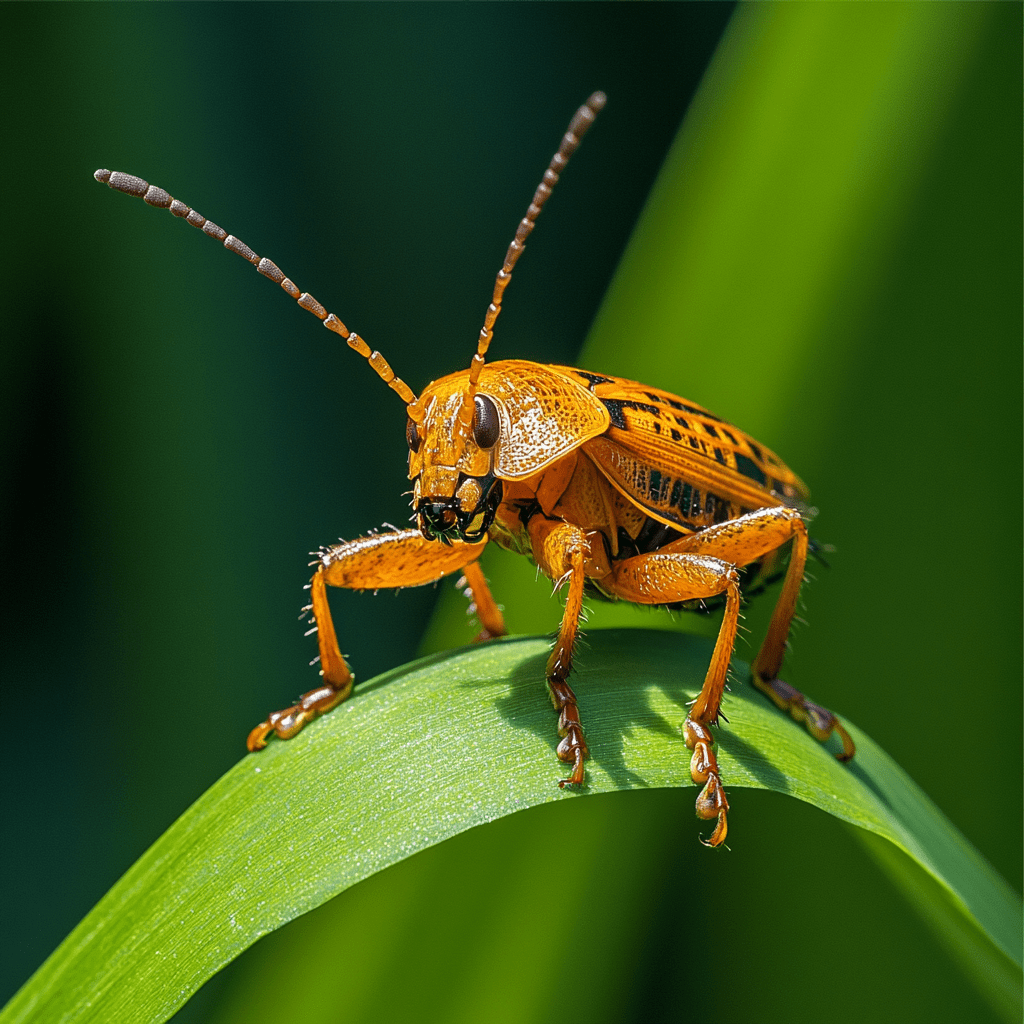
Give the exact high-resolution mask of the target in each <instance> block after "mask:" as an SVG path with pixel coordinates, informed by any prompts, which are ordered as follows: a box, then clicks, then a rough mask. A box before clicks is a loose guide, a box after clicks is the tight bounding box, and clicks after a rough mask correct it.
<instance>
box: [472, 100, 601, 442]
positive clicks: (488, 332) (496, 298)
mask: <svg viewBox="0 0 1024 1024" xmlns="http://www.w3.org/2000/svg"><path fill="white" fill-rule="evenodd" d="M607 100H608V97H607V96H605V94H604V93H603V92H595V93H594V94H593V95H592V96H591V97H590V98H589V99H588V100H587V102H586V103H584V104H583V106H582V107H580V109H579V110H577V111H576V113H575V114H574V115H573V118H572V120H571V121H570V122H569V127H568V129H567V130H566V133H565V135H563V136H562V144H561V145H560V146H559V147H558V152H557V153H556V154H555V155H554V156H553V157H552V158H551V162H550V163H549V164H548V167H547V170H546V171H545V172H544V177H543V178H541V182H540V184H539V185H538V186H537V191H536V192H534V193H533V200H532V201H531V202H530V205H529V207H528V208H527V210H526V216H525V217H524V218H523V219H522V220H521V221H520V222H519V227H518V228H516V236H515V238H513V239H512V243H511V245H509V247H508V251H507V252H506V253H505V262H504V263H503V264H502V265H501V270H499V271H498V276H497V277H496V278H495V280H494V293H493V295H492V296H491V304H490V305H489V306H488V307H487V313H486V315H485V316H484V325H483V327H481V328H480V338H479V340H478V341H477V344H476V354H475V355H474V356H473V359H472V361H471V362H470V364H469V388H468V390H467V392H466V400H465V402H464V403H463V405H462V410H461V411H460V413H459V420H460V422H461V423H462V426H463V428H464V429H465V430H466V431H468V430H469V427H470V424H471V423H472V422H473V399H474V398H475V397H476V386H477V382H478V381H479V380H480V371H481V370H482V369H483V368H484V362H485V357H486V355H487V349H488V348H489V347H490V344H491V339H492V338H493V337H494V322H495V320H497V319H498V314H499V313H500V312H501V299H502V296H503V295H504V294H505V289H506V287H508V283H509V281H510V280H511V278H512V270H513V268H514V267H515V265H516V262H517V261H518V260H519V257H520V256H522V254H523V250H524V249H525V248H526V239H527V238H528V237H529V234H530V232H531V231H533V229H534V227H535V226H536V223H537V218H538V217H539V216H540V211H541V210H543V209H544V204H545V203H546V202H547V201H548V197H549V196H550V195H551V191H552V189H554V187H555V185H557V184H558V179H559V177H560V176H561V173H562V171H564V170H565V165H566V164H567V163H568V162H569V157H571V156H572V155H573V153H575V152H576V148H577V147H578V146H579V144H580V141H581V140H582V138H583V136H584V135H585V134H586V132H587V129H588V128H589V127H590V126H591V125H592V124H593V123H594V119H595V118H596V117H597V115H598V114H599V113H600V112H601V110H603V109H604V105H605V103H606V102H607Z"/></svg>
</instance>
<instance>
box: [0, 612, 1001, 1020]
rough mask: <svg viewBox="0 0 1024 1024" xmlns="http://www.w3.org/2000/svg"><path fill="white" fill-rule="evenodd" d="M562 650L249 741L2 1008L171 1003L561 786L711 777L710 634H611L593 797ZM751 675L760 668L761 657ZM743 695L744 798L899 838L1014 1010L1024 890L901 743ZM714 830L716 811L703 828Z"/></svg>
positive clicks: (430, 678)
mask: <svg viewBox="0 0 1024 1024" xmlns="http://www.w3.org/2000/svg"><path fill="white" fill-rule="evenodd" d="M548 649H549V648H548V641H547V639H545V638H517V639H509V640H503V641H496V642H492V643H489V644H486V645H483V646H480V647H475V648H472V649H469V650H463V651H459V652H456V653H449V654H441V655H433V656H430V657H427V658H424V659H421V660H420V661H418V662H414V663H413V664H410V665H407V666H405V667H403V668H401V669H397V670H395V671H393V672H390V673H387V674H386V675H383V676H380V677H379V678H377V679H376V680H373V681H371V682H369V683H367V684H366V685H364V686H362V687H360V688H359V689H358V690H357V692H356V694H355V696H354V697H353V698H352V699H351V700H350V701H349V702H348V703H346V704H344V705H342V706H341V707H340V708H338V709H337V710H336V711H335V712H333V713H332V714H330V715H328V716H326V717H324V718H322V719H320V720H319V721H318V722H316V723H315V724H314V725H313V726H311V727H310V728H308V729H306V730H305V731H304V732H303V733H301V734H300V735H299V736H298V737H296V738H295V739H293V740H291V741H289V742H288V743H280V742H275V743H272V744H271V745H270V747H269V748H268V749H267V750H266V751H264V752H262V753H260V754H256V755H249V756H247V757H245V758H244V759H243V760H242V761H240V762H239V763H238V764H237V765H236V766H235V767H234V768H233V769H232V770H231V771H229V772H228V773H227V774H226V775H224V776H223V777H222V778H221V779H220V780H219V781H218V782H217V783H215V784H214V785H213V786H212V787H211V788H210V789H209V790H208V791H207V792H206V793H205V794H203V796H202V797H200V798H199V800H197V801H196V803H195V804H193V805H192V807H190V808H189V809H188V810H187V811H186V812H185V813H184V814H183V815H182V816H181V817H180V818H179V819H178V820H177V821H176V822H175V823H174V824H173V825H172V826H171V828H170V829H168V830H167V832H165V833H164V835H163V836H161V837H160V839H158V840H157V842H156V843H154V844H153V846H152V847H151V848H150V849H149V850H148V851H147V852H146V853H145V854H144V855H143V856H142V857H141V858H140V859H139V861H138V862H137V863H136V864H135V865H134V866H133V867H132V868H131V869H130V870H129V871H128V872H127V874H126V875H125V876H124V877H123V878H122V879H121V880H120V881H119V882H118V883H117V884H116V885H115V886H114V887H113V889H111V891H110V892H109V893H108V894H107V895H106V896H105V897H104V898H103V899H102V900H101V901H100V903H99V904H98V905H97V906H96V907H95V908H94V909H93V910H92V911H91V912H90V914H89V915H88V916H87V917H86V918H85V919H84V920H83V921H82V922H81V924H79V926H78V927H77V928H76V929H75V930H74V931H73V932H72V933H71V935H70V936H69V937H68V938H67V939H66V940H65V942H64V943H63V944H62V945H61V946H60V947H59V948H58V950H57V951H56V952H55V953H54V954H53V956H51V957H50V959H49V960H48V961H47V962H46V963H45V964H44V965H43V966H42V967H41V968H40V970H39V971H38V972H37V973H36V974H35V975H34V976H33V977H32V978H31V979H30V980H29V982H28V983H27V984H26V985H25V986H24V988H23V989H22V990H21V991H20V992H19V993H18V994H17V995H16V996H15V998H14V999H13V1000H12V1001H11V1003H9V1004H8V1006H7V1007H6V1009H5V1010H4V1012H3V1013H2V1014H0V1021H3V1022H5V1024H7V1022H11V1021H30V1020H38V1021H43V1020H45V1021H55V1020H66V1021H88V1020H118V1021H125V1022H128V1021H139V1022H141V1021H160V1020H165V1019H166V1018H167V1017H169V1016H170V1015H171V1014H172V1013H173V1012H174V1011H175V1010H176V1009H177V1008H178V1007H179V1006H180V1005H182V1004H183V1003H184V1002H185V1001H186V1000H187V999H188V998H189V996H190V995H191V994H192V993H193V992H195V991H196V990H197V989H198V988H199V987H200V986H201V985H202V984H203V983H204V982H205V981H206V980H207V979H208V978H209V977H211V976H212V975H213V974H214V973H215V972H216V971H218V970H219V969H220V968H221V967H223V966H224V965H225V964H227V963H228V962H229V961H231V960H232V959H234V958H235V957H237V956H238V955H239V954H240V953H241V952H242V951H243V950H245V949H246V948H247V947H248V946H250V945H251V944H252V943H253V942H255V941H256V940H257V939H259V938H260V937H261V936H262V935H265V934H267V933H268V932H270V931H272V930H273V929H275V928H278V927H280V926H281V925H283V924H285V923H286V922H288V921H290V920H292V919H293V918H295V917H297V916H299V915H300V914H303V913H305V912H307V911H309V910H312V909H313V908H315V907H317V906H319V905H320V904H322V903H324V902H325V901H326V900H328V899H330V898H331V897H332V896H335V895H336V894H337V893H339V892H342V891H343V890H344V889H347V888H348V887H349V886H351V885H354V884H355V883H356V882H358V881H360V880H361V879H363V878H366V877H367V876H368V875H371V874H373V873H374V872H376V871H380V870H382V869H383V868H385V867H387V866H388V865H389V864H393V863H395V862H396V861H399V860H401V859H403V858H405V857H408V856H411V855H412V854H413V853H416V852H417V851H419V850H422V849H425V848H426V847H429V846H432V845H433V844H435V843H439V842H441V841H442V840H444V839H446V838H448V837H449V836H453V835H455V834H456V833H458V832H461V831H463V830H465V829H468V828H472V827H473V826H474V825H478V824H481V823H483V822H487V821H491V820H493V819H495V818H497V817H500V816H503V815H507V814H511V813H513V812H515V811H518V810H523V809H525V808H528V807H533V806H536V805H538V804H543V803H548V802H550V801H553V800H574V799H580V798H581V796H583V795H586V796H593V795H597V794H601V793H608V792H612V791H615V790H622V789H636V788H646V787H668V786H683V787H691V788H692V784H691V782H690V779H689V771H688V751H687V750H686V748H685V746H684V745H683V742H682V738H681V735H680V725H681V723H682V720H683V719H684V717H685V715H686V703H687V701H688V700H691V699H692V698H693V697H694V696H695V695H696V693H697V692H698V690H699V688H700V683H701V681H702V680H703V676H704V672H705V669H706V666H707V662H708V658H709V657H710V645H709V644H708V642H707V641H706V640H704V639H702V638H694V637H687V636H683V635H679V634H674V633H667V632H655V631H642V630H602V631H596V632H594V633H592V634H590V636H589V646H588V649H587V650H586V651H585V652H584V653H583V655H582V657H581V658H580V660H579V674H578V681H579V687H578V689H579V693H580V710H581V715H582V717H583V720H584V721H585V722H586V723H587V726H588V739H589V743H590V747H591V752H592V760H591V761H590V762H589V764H588V784H587V787H586V789H585V790H584V791H583V793H582V794H574V793H569V792H565V791H562V790H560V789H559V788H558V785H557V780H558V778H559V777H561V776H562V775H564V772H563V771H562V770H561V769H562V768H563V767H564V766H562V765H560V764H559V762H558V761H557V760H556V758H555V754H554V747H555V744H556V740H557V738H556V731H555V716H554V714H553V712H552V711H551V708H550V705H549V702H548V700H547V698H546V696H545V694H544V690H543V678H544V662H545V659H546V657H547V654H548ZM734 671H735V673H736V675H737V679H740V678H745V676H746V671H747V670H746V666H745V665H743V664H742V663H734ZM725 712H726V714H728V716H729V724H728V726H726V727H724V728H722V729H721V730H720V731H719V744H720V754H719V757H720V763H721V766H722V771H723V777H724V779H725V780H726V784H727V786H728V787H729V788H730V790H731V791H733V804H734V814H735V813H736V812H735V806H736V804H737V803H738V802H740V801H737V799H736V794H735V791H736V790H737V789H739V788H741V787H756V788H763V789H770V790H775V791H777V792H781V793H788V794H789V795H790V796H794V797H797V798H798V799H800V800H804V801H806V802H808V803H810V804H813V805H815V806H817V807H819V808H821V809H822V810H825V811H828V812H829V813H830V814H834V815H835V816H836V817H838V818H840V819H842V820H844V821H847V822H850V823H851V824H853V825H857V826H859V827H860V828H862V829H865V830H867V831H868V832H869V833H871V834H872V835H874V836H877V837H881V838H880V840H879V844H880V848H881V849H882V850H883V851H884V852H883V853H882V854H881V855H880V856H881V859H883V862H884V861H885V860H886V858H888V860H889V862H890V867H891V868H892V870H894V871H895V872H897V873H902V874H903V875H904V876H906V877H908V878H910V879H911V880H912V881H913V882H914V884H916V885H917V886H918V888H919V889H920V890H921V892H923V893H927V894H928V897H927V898H928V900H929V902H931V903H932V904H935V906H936V914H938V915H940V916H941V917H942V919H943V923H942V927H943V928H944V929H945V934H946V935H947V937H948V938H949V939H950V941H951V942H952V943H953V944H954V945H955V946H957V947H958V948H959V949H960V950H961V952H963V951H965V950H966V951H968V952H969V954H970V956H971V957H973V958H974V961H975V962H976V963H977V965H978V967H979V969H980V970H981V971H982V972H983V973H985V974H986V975H987V976H988V977H990V978H991V977H998V978H1001V979H1002V983H1003V987H1004V988H1005V993H1004V995H1005V999H1006V1000H1007V1001H1008V1005H1012V1000H1013V999H1014V998H1017V999H1018V1000H1019V987H1020V934H1021V909H1020V902H1019V900H1018V899H1017V898H1016V896H1015V895H1014V894H1013V893H1012V891H1011V890H1010V889H1009V888H1008V887H1007V886H1006V884H1005V883H1004V882H1003V881H1002V879H1000V878H999V877H998V876H997V875H996V874H995V873H994V872H993V871H992V870H991V868H989V867H988V865H987V864H986V863H985V862H984V860H983V859H982V858H981V857H980V856H979V855H978V854H977V853H976V852H975V851H974V850H973V848H972V847H971V846H970V844H968V843H967V841H966V840H965V839H964V838H963V836H961V835H960V834H959V833H958V832H957V831H956V830H955V829H954V828H953V826H952V825H951V824H950V823H949V822H948V821H947V820H946V819H945V818H944V817H943V816H942V814H941V813H940V812H939V811H938V809H937V808H936V807H935V806H934V805H933V804H932V803H931V802H930V801H929V800H928V798H927V797H926V796H925V795H924V794H923V793H922V792H921V791H920V790H919V789H918V788H917V787H916V786H915V785H914V783H913V782H912V781H911V780H910V779H909V778H908V777H907V775H906V774H905V773H904V772H903V771H902V770H901V769H900V768H899V767H898V766H897V765H896V764H894V763H893V762H892V760H891V759H890V758H888V757H887V756H886V754H885V753H884V752H883V751H881V750H880V749H879V748H878V747H877V746H876V745H875V744H874V743H872V742H871V740H870V739H869V738H868V737H867V736H865V735H864V734H863V733H862V732H860V730H858V729H856V728H855V727H854V726H852V725H851V726H850V731H851V732H852V734H853V736H854V738H855V740H856V742H857V746H858V754H857V758H856V759H855V760H854V762H852V764H850V765H846V766H844V765H842V764H839V763H838V762H837V761H836V760H835V758H834V757H833V756H832V752H831V751H830V749H826V747H823V746H822V745H820V744H818V743H817V742H815V741H814V740H813V739H812V738H811V737H810V736H808V734H807V733H806V732H805V731H804V730H803V728H802V727H801V726H798V725H797V724H796V723H794V722H792V721H791V720H789V719H788V718H786V717H785V716H783V715H781V714H780V713H779V712H778V711H777V710H775V708H774V707H773V706H772V705H771V704H770V703H769V702H768V701H767V700H765V699H764V698H762V697H761V695H760V694H758V693H756V692H754V691H752V690H751V688H750V687H749V686H748V685H745V684H739V685H734V688H733V692H732V694H731V695H730V696H729V698H728V700H727V703H726V705H725ZM700 829H703V830H705V831H706V830H707V825H706V824H704V823H698V822H696V821H695V822H694V841H696V834H697V832H698V830H700ZM885 841H887V842H885ZM875 845H878V844H875ZM898 851H902V853H903V854H906V855H908V856H909V858H910V861H909V862H907V863H904V862H906V861H907V857H904V856H902V855H901V854H900V853H899V852H898ZM716 855H721V854H715V853H711V852H709V853H708V856H716ZM726 855H727V854H726ZM893 858H895V859H893ZM893 865H895V866H893ZM936 894H937V895H936ZM936 899H938V900H939V901H940V902H939V903H938V904H936V903H935V901H936ZM1015 985H1016V989H1015V988H1014V986H1015ZM1015 993H1016V995H1015Z"/></svg>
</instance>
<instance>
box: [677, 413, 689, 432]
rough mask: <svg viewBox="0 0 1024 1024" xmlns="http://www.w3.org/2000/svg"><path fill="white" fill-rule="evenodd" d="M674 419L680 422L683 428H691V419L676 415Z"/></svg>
mask: <svg viewBox="0 0 1024 1024" xmlns="http://www.w3.org/2000/svg"><path fill="white" fill-rule="evenodd" d="M674 419H675V421H676V423H678V424H679V426H681V427H682V428H683V430H689V429H690V421H689V420H685V419H683V417H682V416H676V417H674Z"/></svg>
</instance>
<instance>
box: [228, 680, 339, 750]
mask: <svg viewBox="0 0 1024 1024" xmlns="http://www.w3.org/2000/svg"><path fill="white" fill-rule="evenodd" d="M353 682H354V680H353V679H352V678H351V677H350V678H349V680H348V682H347V683H346V685H345V686H343V687H341V688H340V689H337V690H336V689H335V688H334V687H333V686H327V685H325V686H318V687H317V688H316V689H315V690H310V691H309V692H308V693H304V694H303V695H302V696H301V697H300V698H299V703H298V704H294V705H292V707H290V708H285V709H284V710H283V711H275V712H274V713H273V714H272V715H269V716H268V717H267V719H266V720H265V721H263V722H260V724H259V725H257V726H256V728H255V729H253V730H252V732H250V733H249V736H248V738H247V739H246V741H245V745H246V747H248V748H249V750H250V751H256V750H262V749H263V748H264V747H265V746H266V745H267V740H268V739H269V738H270V735H271V733H274V734H275V735H277V736H278V737H280V738H281V739H283V740H290V739H291V738H292V737H293V736H295V735H296V734H297V733H298V732H300V731H301V730H302V729H303V727H305V726H307V725H308V724H309V723H310V722H312V721H313V719H314V718H317V717H318V716H319V715H322V714H323V713H324V712H325V711H330V710H331V708H333V707H336V706H337V705H338V704H340V703H341V702H342V701H343V700H345V698H346V697H348V695H349V694H350V693H351V692H352V683H353Z"/></svg>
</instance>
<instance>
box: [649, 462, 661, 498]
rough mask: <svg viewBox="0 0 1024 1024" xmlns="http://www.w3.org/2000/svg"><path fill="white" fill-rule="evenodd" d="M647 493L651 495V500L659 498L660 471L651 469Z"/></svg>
mask: <svg viewBox="0 0 1024 1024" xmlns="http://www.w3.org/2000/svg"><path fill="white" fill-rule="evenodd" d="M647 486H648V493H649V494H650V496H651V501H660V500H661V473H660V472H659V471H658V470H656V469H652V470H651V477H650V480H649V481H648V483H647Z"/></svg>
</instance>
